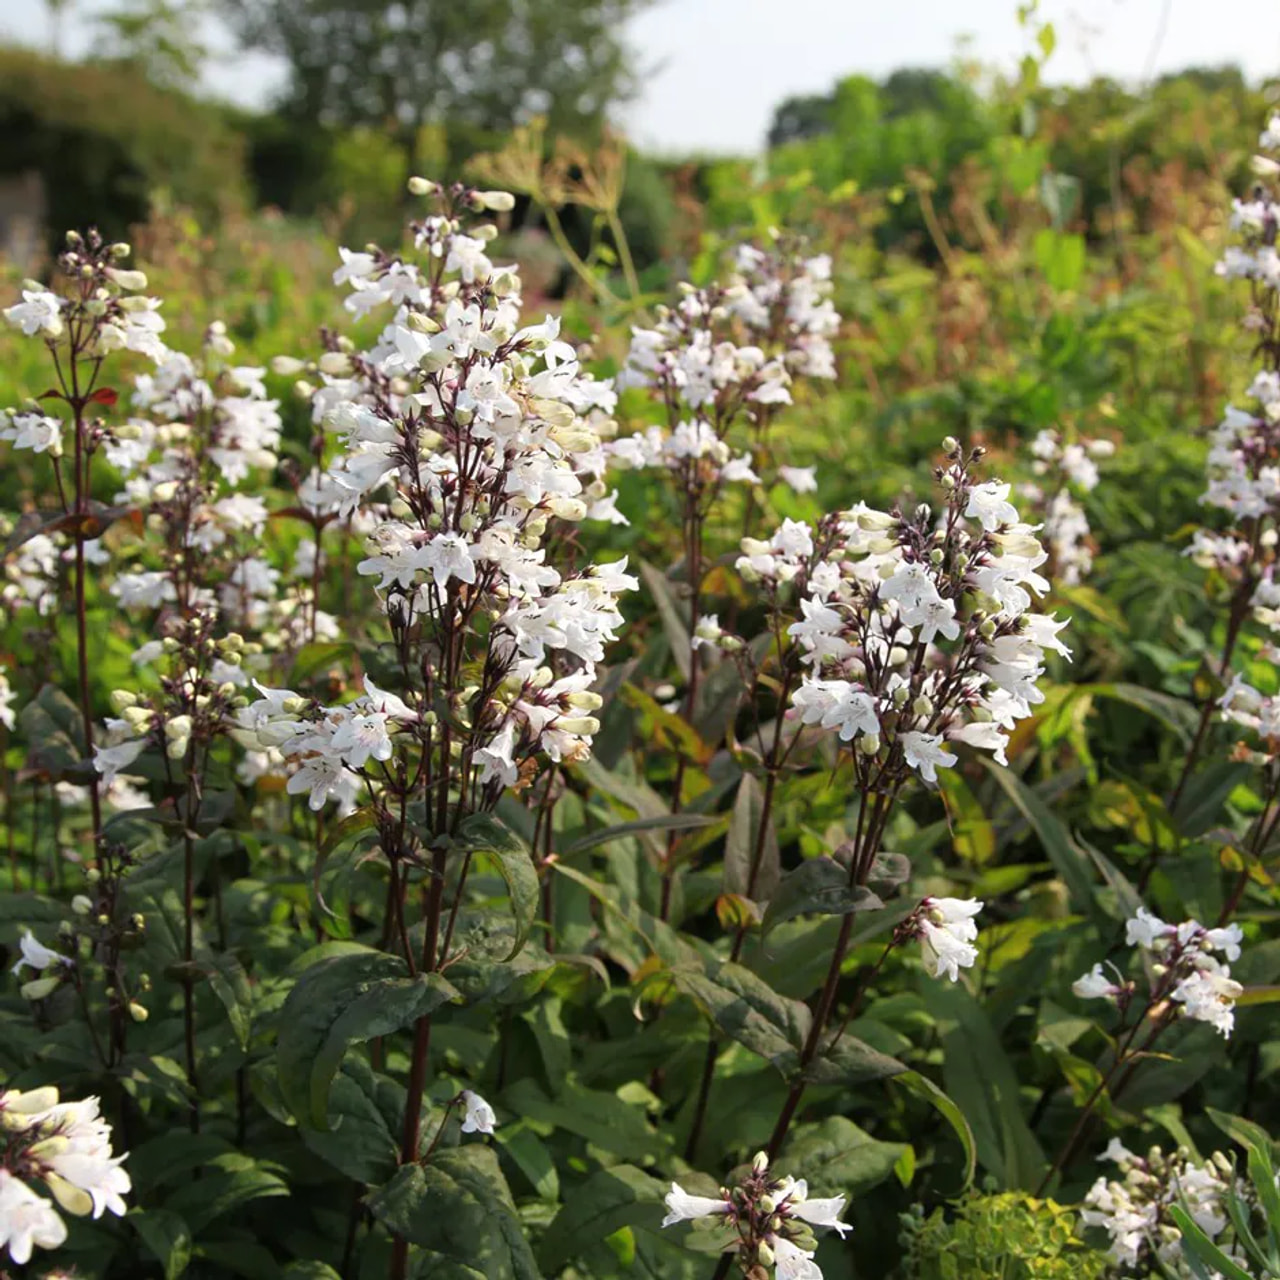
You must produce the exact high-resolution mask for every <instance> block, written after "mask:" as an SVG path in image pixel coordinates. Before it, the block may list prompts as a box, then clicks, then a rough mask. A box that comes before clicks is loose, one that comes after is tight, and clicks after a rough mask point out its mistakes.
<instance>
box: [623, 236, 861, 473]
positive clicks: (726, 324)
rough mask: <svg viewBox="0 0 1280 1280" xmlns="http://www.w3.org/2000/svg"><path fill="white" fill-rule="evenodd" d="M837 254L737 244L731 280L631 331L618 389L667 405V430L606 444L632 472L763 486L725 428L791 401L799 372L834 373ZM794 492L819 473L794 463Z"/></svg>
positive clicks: (688, 290)
mask: <svg viewBox="0 0 1280 1280" xmlns="http://www.w3.org/2000/svg"><path fill="white" fill-rule="evenodd" d="M830 293H831V260H830V258H828V257H826V256H825V255H823V256H818V257H812V258H805V257H803V255H802V254H801V253H800V252H799V251H798V250H797V249H796V247H795V246H791V247H789V248H788V247H782V248H775V249H773V250H771V251H765V250H762V249H758V248H756V247H755V246H753V245H741V246H739V248H738V250H737V252H736V254H735V272H734V274H733V275H732V276H731V277H730V278H729V280H728V282H727V283H723V284H721V283H716V284H712V285H709V286H707V287H706V288H702V289H698V288H694V287H693V286H692V285H689V284H684V285H682V286H681V294H682V296H681V298H680V301H679V302H678V303H677V304H676V305H675V306H674V307H670V308H668V307H659V308H658V319H657V323H656V324H654V326H653V327H652V328H634V329H632V331H631V346H630V349H629V351H628V353H627V361H626V366H625V368H624V369H623V372H622V374H621V375H620V376H619V378H618V385H619V387H628V386H639V387H647V388H650V389H651V391H652V392H653V394H654V396H655V398H656V399H658V400H659V401H661V402H662V404H663V405H664V407H665V408H666V411H667V417H668V421H667V423H666V425H665V426H662V427H658V426H654V427H649V428H648V429H646V430H645V431H643V432H641V433H639V434H637V435H633V436H627V437H624V438H622V439H620V440H615V441H612V442H610V443H609V444H608V445H606V449H607V452H608V454H609V457H610V460H611V461H612V462H613V463H615V464H616V465H618V466H621V467H624V468H627V469H637V470H638V469H645V468H651V467H658V468H663V469H666V470H669V471H672V472H675V473H676V474H677V475H679V476H681V477H682V478H683V480H684V483H685V486H686V487H697V488H699V489H705V490H708V491H711V492H714V491H716V490H718V488H719V485H720V484H721V483H748V484H758V483H759V479H760V478H759V476H758V475H757V474H756V472H755V469H754V463H753V460H752V457H751V454H750V453H745V452H735V450H734V449H733V447H732V446H731V445H730V443H729V439H728V437H729V433H730V429H731V427H732V425H733V423H734V422H735V421H736V419H737V418H738V416H739V415H741V414H743V413H746V414H747V415H748V416H750V417H752V418H754V419H756V420H757V421H758V420H759V418H760V415H761V414H762V413H764V412H767V411H768V409H769V407H770V406H777V405H785V404H790V403H791V391H790V386H791V381H792V377H793V376H803V377H812V378H834V377H835V373H836V369H835V358H834V355H833V354H832V350H831V341H830V340H831V337H832V336H833V335H834V334H835V332H836V331H837V329H838V328H839V326H840V317H839V315H838V314H837V313H836V311H835V308H834V306H833V305H832V302H831V299H830ZM788 470H789V471H790V472H791V475H790V477H789V478H787V477H784V479H785V481H786V483H788V484H791V485H793V486H794V487H795V488H796V489H797V491H798V492H806V491H808V490H809V488H811V487H812V481H813V477H812V475H811V474H809V473H807V472H806V471H805V470H804V469H802V468H789V469H788Z"/></svg>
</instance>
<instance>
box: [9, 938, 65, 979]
mask: <svg viewBox="0 0 1280 1280" xmlns="http://www.w3.org/2000/svg"><path fill="white" fill-rule="evenodd" d="M18 949H19V951H20V952H21V953H22V954H21V955H20V956H19V957H18V960H17V961H16V962H15V963H14V965H13V967H12V968H11V969H10V970H9V972H10V973H13V974H20V973H21V972H22V970H23V969H24V968H26V969H31V970H33V971H34V972H37V973H42V972H43V971H44V970H45V969H48V968H49V967H50V966H51V965H59V964H61V965H69V964H71V959H70V957H69V956H64V955H62V954H60V953H59V952H57V951H51V950H50V949H49V948H48V947H46V946H44V945H43V944H42V943H40V942H38V941H37V940H36V936H35V934H33V933H32V932H31V930H30V929H24V930H23V931H22V937H21V938H19V939H18Z"/></svg>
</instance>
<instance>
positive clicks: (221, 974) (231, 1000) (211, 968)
mask: <svg viewBox="0 0 1280 1280" xmlns="http://www.w3.org/2000/svg"><path fill="white" fill-rule="evenodd" d="M196 962H197V963H198V964H199V965H200V967H201V968H202V969H203V970H204V971H205V973H206V974H208V977H209V985H210V987H212V988H213V994H214V995H216V996H217V997H218V1000H219V1001H220V1002H221V1004H222V1007H223V1008H224V1009H225V1010H226V1011H227V1020H228V1021H229V1022H230V1023H231V1032H232V1034H233V1035H234V1036H235V1038H236V1044H238V1045H239V1046H240V1048H241V1049H247V1048H248V1047H249V1036H250V1034H251V1032H252V1022H253V1015H252V1009H251V1006H252V1003H253V997H252V994H251V993H250V990H249V975H248V974H246V973H245V971H244V966H243V965H241V963H240V961H239V959H238V958H237V957H236V956H235V955H233V954H232V953H231V952H230V951H224V952H222V953H220V954H219V953H215V952H213V951H209V950H207V949H206V950H205V951H203V952H202V953H200V954H198V955H197V956H196Z"/></svg>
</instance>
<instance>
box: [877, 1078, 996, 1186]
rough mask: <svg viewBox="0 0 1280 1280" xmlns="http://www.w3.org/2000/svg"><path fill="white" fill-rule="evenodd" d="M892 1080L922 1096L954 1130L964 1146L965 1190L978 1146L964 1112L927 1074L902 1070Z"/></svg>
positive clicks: (972, 1170) (974, 1166)
mask: <svg viewBox="0 0 1280 1280" xmlns="http://www.w3.org/2000/svg"><path fill="white" fill-rule="evenodd" d="M894 1081H895V1082H896V1083H897V1084H900V1085H902V1086H903V1087H904V1088H906V1089H908V1090H909V1091H910V1092H912V1093H914V1094H915V1095H916V1097H917V1098H923V1099H924V1101H925V1102H927V1103H928V1104H929V1105H930V1106H931V1107H933V1108H934V1109H935V1110H936V1111H937V1112H938V1113H939V1114H940V1115H941V1116H942V1118H943V1119H944V1120H946V1122H947V1123H948V1124H949V1125H950V1126H951V1127H952V1129H954V1130H955V1133H956V1137H957V1138H959V1139H960V1145H961V1146H962V1147H963V1148H964V1182H963V1184H962V1185H961V1187H960V1190H961V1191H963V1190H965V1189H966V1188H967V1187H968V1186H969V1184H970V1183H971V1182H972V1181H973V1175H974V1172H975V1170H976V1168H977V1164H978V1147H977V1144H976V1143H975V1142H974V1140H973V1130H972V1129H970V1128H969V1121H968V1120H966V1119H965V1115H964V1112H963V1111H961V1110H960V1108H959V1107H958V1106H957V1105H956V1104H955V1102H953V1101H952V1099H951V1098H950V1097H949V1096H948V1095H947V1094H945V1093H944V1092H943V1091H942V1090H941V1089H939V1088H938V1086H937V1085H936V1084H934V1083H933V1081H932V1080H930V1079H929V1077H928V1076H922V1075H921V1074H920V1073H919V1072H918V1071H904V1072H903V1073H902V1074H901V1075H898V1076H894Z"/></svg>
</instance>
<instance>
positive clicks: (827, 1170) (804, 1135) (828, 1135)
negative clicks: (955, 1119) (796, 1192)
mask: <svg viewBox="0 0 1280 1280" xmlns="http://www.w3.org/2000/svg"><path fill="white" fill-rule="evenodd" d="M907 1150H909V1148H908V1147H907V1146H906V1144H905V1143H901V1142H880V1141H878V1140H877V1139H875V1138H873V1137H872V1136H871V1135H870V1134H869V1133H865V1132H864V1131H863V1130H862V1129H859V1128H858V1126H857V1125H856V1124H854V1123H853V1121H852V1120H847V1119H845V1117H844V1116H828V1117H827V1118H826V1119H825V1120H820V1121H819V1122H818V1123H817V1124H805V1125H800V1126H799V1127H798V1128H796V1129H795V1130H794V1131H793V1132H792V1134H791V1136H790V1137H789V1138H788V1139H787V1144H786V1146H785V1147H783V1149H782V1152H781V1154H780V1155H779V1157H778V1171H779V1173H782V1174H788V1173H789V1174H790V1175H791V1176H792V1177H794V1178H805V1179H807V1180H808V1183H809V1186H810V1188H811V1189H812V1192H813V1194H814V1195H821V1196H830V1195H835V1194H837V1193H842V1194H844V1195H846V1196H848V1197H849V1198H850V1199H851V1200H853V1199H856V1198H857V1197H858V1196H860V1195H862V1194H863V1193H864V1192H867V1191H870V1190H871V1188H872V1187H874V1186H877V1185H879V1184H880V1183H881V1182H883V1181H884V1180H885V1179H886V1178H887V1177H888V1176H889V1175H890V1174H891V1173H892V1172H893V1167H894V1165H895V1164H897V1163H898V1161H899V1160H900V1159H901V1158H902V1155H903V1152H905V1151H907Z"/></svg>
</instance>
